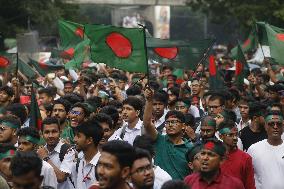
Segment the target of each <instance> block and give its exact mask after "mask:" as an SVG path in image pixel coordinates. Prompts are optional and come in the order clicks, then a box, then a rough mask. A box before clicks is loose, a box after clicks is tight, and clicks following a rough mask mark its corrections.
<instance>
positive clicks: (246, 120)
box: [238, 99, 251, 131]
mask: <svg viewBox="0 0 284 189" xmlns="http://www.w3.org/2000/svg"><path fill="white" fill-rule="evenodd" d="M239 110H240V113H241V120H240V122H239V124H238V130H239V131H241V130H242V129H243V128H245V127H247V126H249V125H250V124H251V120H250V117H249V104H248V101H247V100H246V99H241V100H240V101H239Z"/></svg>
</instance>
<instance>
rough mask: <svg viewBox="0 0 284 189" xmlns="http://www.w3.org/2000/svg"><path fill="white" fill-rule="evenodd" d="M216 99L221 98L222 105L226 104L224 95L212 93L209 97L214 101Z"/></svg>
mask: <svg viewBox="0 0 284 189" xmlns="http://www.w3.org/2000/svg"><path fill="white" fill-rule="evenodd" d="M214 100H219V102H220V105H221V106H224V105H225V100H224V97H222V96H221V95H219V94H212V95H211V96H210V97H209V101H214Z"/></svg>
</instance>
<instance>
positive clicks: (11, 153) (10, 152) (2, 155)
mask: <svg viewBox="0 0 284 189" xmlns="http://www.w3.org/2000/svg"><path fill="white" fill-rule="evenodd" d="M15 152H16V151H15V150H8V151H7V152H5V153H0V160H2V159H5V158H9V157H13V156H14V155H15Z"/></svg>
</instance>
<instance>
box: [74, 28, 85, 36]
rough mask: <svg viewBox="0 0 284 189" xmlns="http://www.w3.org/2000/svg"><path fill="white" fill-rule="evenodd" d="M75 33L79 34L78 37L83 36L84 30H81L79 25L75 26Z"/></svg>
mask: <svg viewBox="0 0 284 189" xmlns="http://www.w3.org/2000/svg"><path fill="white" fill-rule="evenodd" d="M75 34H76V35H77V36H79V37H80V38H83V37H84V30H83V28H81V27H79V28H77V29H76V30H75Z"/></svg>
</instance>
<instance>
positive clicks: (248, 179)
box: [221, 149, 255, 189]
mask: <svg viewBox="0 0 284 189" xmlns="http://www.w3.org/2000/svg"><path fill="white" fill-rule="evenodd" d="M221 170H222V172H223V173H226V174H228V175H231V176H233V177H236V178H238V179H240V180H241V181H242V182H243V184H244V186H245V188H246V189H255V182H254V170H253V165H252V158H251V157H250V155H249V154H247V153H245V152H243V151H241V150H239V149H238V150H234V151H232V152H229V153H228V154H227V158H226V160H225V161H224V162H223V164H222V165H221Z"/></svg>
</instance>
